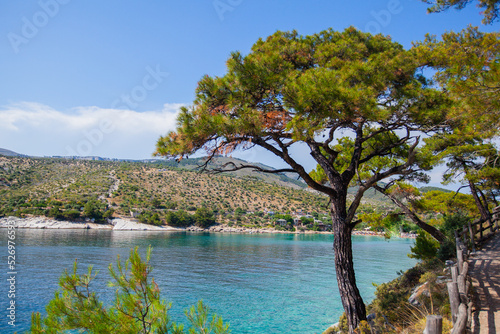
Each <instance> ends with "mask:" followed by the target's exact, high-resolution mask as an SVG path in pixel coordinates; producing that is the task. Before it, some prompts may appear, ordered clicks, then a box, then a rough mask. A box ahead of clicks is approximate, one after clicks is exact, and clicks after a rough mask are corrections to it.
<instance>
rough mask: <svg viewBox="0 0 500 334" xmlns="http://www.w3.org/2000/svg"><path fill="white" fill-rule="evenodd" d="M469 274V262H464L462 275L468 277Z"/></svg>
mask: <svg viewBox="0 0 500 334" xmlns="http://www.w3.org/2000/svg"><path fill="white" fill-rule="evenodd" d="M468 272H469V262H467V261H464V264H463V266H462V272H461V274H463V275H464V276H467V273H468Z"/></svg>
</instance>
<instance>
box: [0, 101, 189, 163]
mask: <svg viewBox="0 0 500 334" xmlns="http://www.w3.org/2000/svg"><path fill="white" fill-rule="evenodd" d="M181 106H183V104H165V105H164V107H163V109H162V110H159V111H146V112H136V111H131V110H120V109H104V108H99V107H77V108H73V109H71V110H69V111H59V110H56V109H54V108H51V107H50V106H46V105H43V104H39V103H29V102H23V103H16V104H11V105H7V106H3V107H0V147H2V148H6V149H10V150H13V151H16V152H19V153H23V154H29V155H34V156H44V155H46V156H52V155H98V156H103V157H111V158H131V159H134V158H135V159H140V158H148V157H151V154H152V152H153V151H154V149H155V143H156V140H157V139H158V137H159V136H160V135H164V134H165V133H167V132H168V131H170V130H173V129H174V128H175V124H176V117H177V114H178V110H179V108H180V107H181Z"/></svg>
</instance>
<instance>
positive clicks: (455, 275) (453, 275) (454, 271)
mask: <svg viewBox="0 0 500 334" xmlns="http://www.w3.org/2000/svg"><path fill="white" fill-rule="evenodd" d="M450 270H451V280H452V281H453V282H454V283H457V278H458V268H457V265H454V266H451V267H450Z"/></svg>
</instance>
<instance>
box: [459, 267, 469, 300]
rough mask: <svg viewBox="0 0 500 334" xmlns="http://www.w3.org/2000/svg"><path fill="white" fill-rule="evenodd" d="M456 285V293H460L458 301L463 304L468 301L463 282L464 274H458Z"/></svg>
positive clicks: (465, 286)
mask: <svg viewBox="0 0 500 334" xmlns="http://www.w3.org/2000/svg"><path fill="white" fill-rule="evenodd" d="M457 285H458V293H459V295H460V302H461V303H463V304H467V303H468V302H469V300H468V298H467V295H466V292H467V285H466V283H465V275H464V274H460V275H458V280H457Z"/></svg>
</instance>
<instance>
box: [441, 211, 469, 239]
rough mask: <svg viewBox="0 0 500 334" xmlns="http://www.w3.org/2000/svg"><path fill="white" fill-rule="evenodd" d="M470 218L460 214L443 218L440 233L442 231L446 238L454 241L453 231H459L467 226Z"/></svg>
mask: <svg viewBox="0 0 500 334" xmlns="http://www.w3.org/2000/svg"><path fill="white" fill-rule="evenodd" d="M469 221H470V218H469V217H468V216H467V215H465V214H463V213H461V212H456V213H452V214H449V215H445V216H444V217H443V225H442V227H441V231H443V233H444V234H446V236H447V237H448V238H450V239H452V240H454V239H455V235H454V233H455V231H461V230H462V228H463V227H464V226H467V224H468V223H469Z"/></svg>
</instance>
